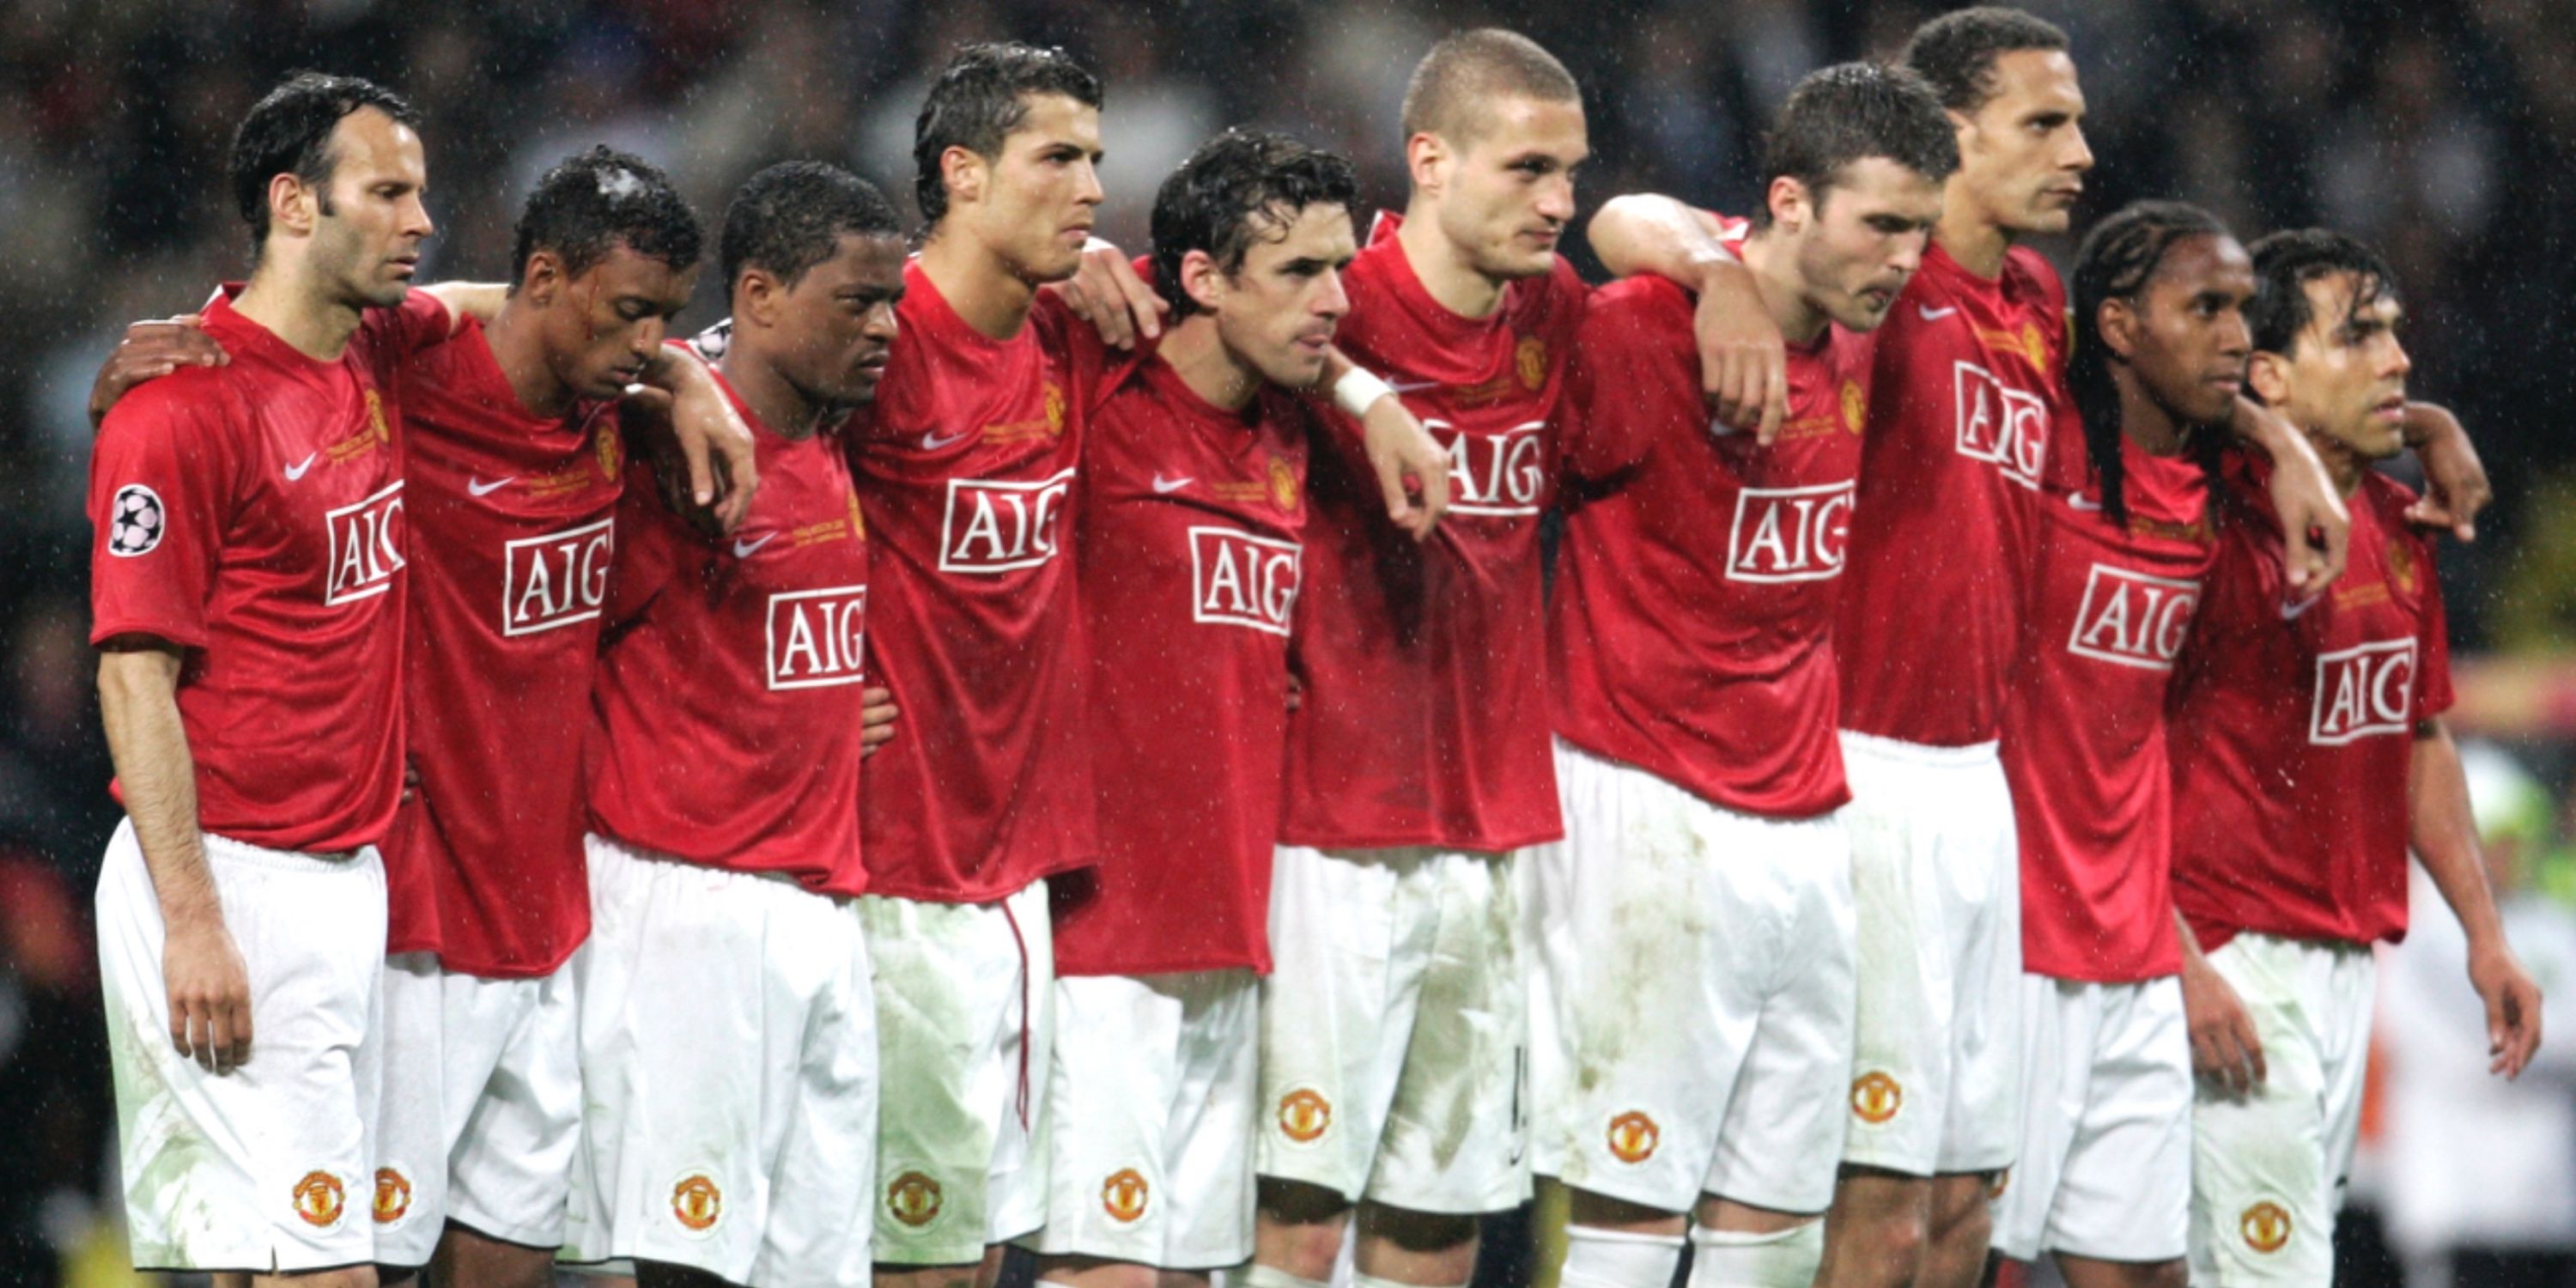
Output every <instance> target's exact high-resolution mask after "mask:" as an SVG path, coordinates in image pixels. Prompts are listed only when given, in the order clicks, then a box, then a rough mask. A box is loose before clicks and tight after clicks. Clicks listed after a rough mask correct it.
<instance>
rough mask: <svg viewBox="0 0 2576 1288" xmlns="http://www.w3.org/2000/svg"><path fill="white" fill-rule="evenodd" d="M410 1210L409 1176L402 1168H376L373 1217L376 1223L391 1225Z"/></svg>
mask: <svg viewBox="0 0 2576 1288" xmlns="http://www.w3.org/2000/svg"><path fill="white" fill-rule="evenodd" d="M410 1211H411V1178H410V1177H408V1176H405V1175H403V1174H402V1169H400V1168H395V1167H379V1168H377V1169H376V1203H375V1218H376V1224H378V1225H393V1224H395V1223H397V1222H399V1221H401V1220H402V1219H403V1217H404V1216H405V1215H406V1214H408V1213H409V1212H410Z"/></svg>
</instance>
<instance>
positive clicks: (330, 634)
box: [89, 287, 448, 852]
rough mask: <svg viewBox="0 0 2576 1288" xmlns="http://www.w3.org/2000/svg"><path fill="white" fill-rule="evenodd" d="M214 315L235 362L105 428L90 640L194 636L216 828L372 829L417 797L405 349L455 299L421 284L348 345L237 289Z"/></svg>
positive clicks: (157, 389)
mask: <svg viewBox="0 0 2576 1288" xmlns="http://www.w3.org/2000/svg"><path fill="white" fill-rule="evenodd" d="M232 289H234V288H231V287H227V288H226V290H227V292H229V291H230V290H232ZM205 328H206V333H207V334H208V335H209V336H212V337H213V338H214V340H215V342H216V343H218V344H220V345H222V346H223V347H224V350H225V352H227V353H229V354H230V355H231V356H232V362H231V364H230V365H228V366H222V367H186V368H182V369H180V370H179V371H178V372H176V373H174V374H172V375H169V376H165V377H163V378H161V379H159V380H153V381H149V382H146V383H144V384H141V385H138V386H136V387H135V388H134V390H133V391H132V392H130V393H128V394H127V395H126V396H125V397H124V399H123V400H121V401H119V402H118V403H117V404H116V407H115V409H114V410H112V411H110V412H109V413H108V416H107V423H106V425H105V427H104V428H102V429H101V430H100V432H99V438H98V444H97V447H96V449H95V451H94V452H93V453H92V455H91V458H90V486H89V517H90V522H91V524H92V525H93V526H94V527H95V528H96V529H97V539H96V542H95V543H94V544H93V545H92V547H91V551H90V614H91V627H90V641H91V642H92V643H100V642H104V641H105V640H107V639H108V638H110V637H112V636H117V635H125V634H139V635H150V636H155V637H158V638H160V639H164V640H168V641H170V642H171V643H174V644H179V645H183V646H185V648H186V650H187V656H186V660H185V662H184V663H183V664H182V666H181V669H180V673H179V719H180V723H181V727H182V728H184V729H185V730H186V732H187V736H188V751H189V754H190V755H191V756H192V757H194V759H195V761H196V782H197V823H198V826H199V827H201V828H203V829H204V830H206V831H208V832H212V833H215V834H217V835H219V836H227V837H231V838H232V839H234V840H237V841H246V842H249V843H250V844H253V845H263V846H267V847H269V848H271V849H278V850H305V851H321V852H328V851H335V850H347V849H353V848H355V847H358V846H361V845H372V844H374V843H375V842H376V841H377V840H379V839H380V838H382V837H383V836H384V834H385V827H386V825H387V824H388V823H390V822H391V821H392V820H393V815H394V805H395V802H396V801H398V800H399V799H400V798H401V795H402V747H403V741H402V740H403V722H402V705H401V685H402V655H403V634H402V612H403V593H404V592H403V584H404V580H405V579H404V577H403V575H402V572H403V562H404V558H403V556H404V544H403V536H402V527H403V475H402V464H401V460H400V458H399V451H400V446H399V444H400V437H401V427H402V416H401V412H400V409H399V407H398V405H397V400H396V397H395V379H394V368H395V365H396V364H397V363H399V362H400V361H401V360H402V359H403V357H404V356H405V355H407V354H408V353H410V352H412V351H413V350H415V349H418V348H422V347H425V346H427V345H431V344H435V343H437V342H438V341H440V340H443V339H445V338H446V336H447V331H448V313H447V309H446V306H444V305H442V304H440V303H439V302H438V301H437V300H435V299H433V298H431V297H430V296H429V295H428V294H427V293H425V292H420V291H415V292H413V293H412V294H411V296H410V298H409V299H407V300H406V301H404V303H403V304H402V306H401V307H399V308H396V309H371V310H369V311H368V312H367V313H366V315H365V318H364V320H363V321H362V322H361V323H360V325H359V327H358V330H357V333H356V334H354V335H352V336H350V337H349V344H348V347H347V348H346V349H344V350H343V351H342V352H341V354H340V357H339V358H338V360H336V361H332V362H318V361H315V360H314V359H312V358H309V357H306V356H305V355H304V354H302V353H300V352H298V351H297V350H296V349H295V348H294V347H293V346H291V345H288V344H287V343H286V342H285V341H284V340H281V339H279V338H277V336H276V335H275V334H274V333H272V332H270V331H269V330H268V329H267V328H266V327H263V326H261V325H259V324H258V323H256V322H253V321H251V320H250V319H248V318H246V317H243V316H242V315H241V314H240V313H238V312H236V311H234V309H233V306H232V301H231V299H230V298H228V297H227V296H223V295H219V296H218V297H217V298H216V299H215V300H213V301H212V302H211V303H209V304H208V305H207V306H206V308H205ZM121 798H122V797H121V796H120V799H121Z"/></svg>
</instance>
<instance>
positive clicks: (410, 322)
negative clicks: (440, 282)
mask: <svg viewBox="0 0 2576 1288" xmlns="http://www.w3.org/2000/svg"><path fill="white" fill-rule="evenodd" d="M358 329H359V331H360V332H362V333H364V334H366V335H368V336H370V337H371V338H372V340H373V343H374V345H375V347H376V350H377V352H379V353H381V354H383V355H384V356H385V357H386V358H389V359H399V358H406V357H409V356H411V355H412V354H415V353H418V352H420V351H421V350H423V349H426V348H429V347H430V346H432V345H436V344H444V343H446V341H447V338H448V337H449V336H451V335H454V334H456V313H455V311H454V310H452V309H450V308H448V307H447V303H446V302H445V301H443V300H441V299H439V298H438V297H437V296H435V295H432V294H430V293H429V292H427V291H423V290H414V291H413V292H412V293H411V294H409V295H406V296H404V297H403V302H402V303H400V304H398V305H395V306H394V307H392V308H389V309H369V310H367V311H366V312H365V313H364V314H363V315H361V317H360V320H359V322H358Z"/></svg>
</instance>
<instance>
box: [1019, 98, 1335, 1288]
mask: <svg viewBox="0 0 2576 1288" xmlns="http://www.w3.org/2000/svg"><path fill="white" fill-rule="evenodd" d="M1357 182H1358V181H1357V178H1356V177H1355V176H1354V174H1353V173H1352V170H1351V166H1350V163H1349V162H1347V161H1345V160H1343V159H1342V158H1340V157H1337V156H1334V155H1332V154H1330V153H1326V152H1319V151H1316V150H1314V149H1312V148H1309V147H1307V146H1305V145H1303V144H1301V143H1298V142H1296V141H1295V140H1293V139H1289V138H1287V137H1285V136H1282V135H1277V134H1262V133H1252V132H1245V131H1229V132H1227V133H1225V134H1221V135H1218V136H1217V137H1216V138H1214V139H1211V140H1209V141H1208V142H1207V143H1206V144H1204V145H1203V146H1201V147H1200V148H1199V149H1198V151H1197V152H1196V153H1195V154H1193V155H1192V156H1191V157H1190V159H1189V160H1187V161H1185V162H1183V163H1182V165H1181V167H1180V168H1179V169H1178V170H1175V171H1174V172H1173V173H1172V175H1171V177H1170V178H1169V179H1167V180H1165V181H1164V183H1163V186H1162V190H1161V192H1160V194H1159V195H1158V196H1157V197H1156V199H1155V203H1154V219H1153V236H1154V250H1153V258H1154V263H1153V268H1154V271H1153V274H1152V276H1153V281H1154V283H1155V285H1156V287H1157V288H1158V289H1159V290H1160V291H1161V292H1162V293H1163V296H1164V298H1165V299H1167V300H1168V301H1169V302H1170V304H1171V313H1170V315H1169V320H1168V321H1167V329H1166V330H1165V332H1164V334H1163V336H1162V340H1161V344H1160V347H1159V349H1158V350H1157V352H1156V353H1155V354H1154V355H1153V356H1152V357H1150V358H1147V359H1145V360H1144V361H1143V362H1142V363H1141V364H1140V365H1139V366H1138V367H1137V368H1136V369H1135V370H1134V371H1133V372H1132V373H1131V374H1130V375H1129V376H1128V378H1127V379H1126V380H1125V381H1124V382H1123V383H1122V384H1121V385H1120V386H1119V387H1118V389H1117V391H1116V392H1114V393H1113V394H1111V395H1110V397H1109V398H1108V400H1107V402H1106V403H1105V404H1104V405H1103V406H1102V408H1101V410H1100V413H1099V416H1098V418H1097V420H1096V421H1095V423H1094V424H1093V425H1092V428H1091V441H1090V442H1089V443H1088V444H1086V445H1085V447H1084V449H1083V450H1084V452H1085V457H1084V461H1083V469H1084V482H1083V491H1082V496H1081V500H1080V502H1079V504H1080V505H1081V507H1082V508H1081V523H1082V542H1081V545H1080V546H1079V547H1078V548H1077V549H1076V551H1075V567H1076V568H1077V569H1078V571H1079V573H1080V582H1081V590H1082V606H1083V618H1084V622H1085V625H1086V627H1087V629H1088V632H1089V639H1088V640H1087V641H1086V643H1087V647H1088V649H1089V651H1090V656H1091V691H1090V700H1091V719H1092V726H1091V736H1090V742H1089V746H1090V754H1091V756H1092V758H1093V761H1094V764H1095V770H1094V772H1095V774H1096V776H1097V779H1098V783H1099V788H1100V862H1099V864H1098V866H1096V867H1092V868H1086V869H1083V870H1081V871H1079V872H1074V873H1069V874H1066V875H1064V876H1062V877H1058V878H1056V880H1055V883H1054V889H1053V893H1052V897H1053V899H1054V911H1055V950H1056V972H1057V976H1058V978H1057V980H1056V997H1055V1001H1056V1015H1057V1021H1058V1023H1057V1030H1056V1040H1055V1053H1054V1067H1053V1069H1052V1071H1051V1072H1050V1073H1049V1075H1048V1085H1047V1096H1048V1101H1049V1103H1048V1106H1047V1113H1048V1115H1049V1118H1050V1120H1051V1121H1052V1122H1053V1123H1054V1133H1055V1140H1054V1145H1055V1155H1054V1163H1053V1168H1052V1181H1051V1182H1050V1185H1049V1194H1050V1199H1049V1203H1048V1211H1047V1221H1046V1228H1045V1229H1044V1230H1042V1231H1040V1232H1039V1233H1038V1234H1037V1235H1036V1236H1034V1237H1033V1238H1031V1239H1030V1240H1028V1242H1029V1243H1030V1245H1031V1246H1033V1247H1035V1248H1036V1249H1037V1250H1038V1251H1039V1252H1040V1253H1041V1254H1043V1255H1042V1256H1041V1258H1040V1261H1039V1265H1038V1275H1039V1278H1040V1279H1041V1280H1043V1281H1047V1282H1053V1283H1060V1284H1068V1285H1077V1286H1079V1288H1153V1285H1154V1284H1155V1283H1156V1282H1158V1279H1159V1280H1160V1281H1163V1282H1169V1281H1170V1280H1172V1279H1174V1278H1186V1279H1188V1280H1190V1281H1193V1282H1198V1283H1205V1282H1206V1281H1207V1279H1208V1272H1209V1271H1211V1270H1212V1269H1214V1268H1217V1267H1222V1266H1234V1265H1240V1264H1242V1263H1243V1262H1244V1261H1245V1260H1247V1259H1248V1258H1250V1257H1251V1255H1252V1242H1253V1229H1252V1226H1253V1220H1252V1213H1253V1172H1252V1139H1253V1132H1254V1124H1255V1122H1256V1119H1257V1117H1258V1114H1257V1109H1256V1101H1255V1096H1256V1093H1257V1084H1256V1076H1255V1061H1256V1056H1257V1054H1258V1051H1257V1044H1258V1037H1259V1032H1258V1028H1257V1024H1256V1009H1255V1008H1256V1005H1257V1003H1258V999H1259V987H1258V986H1259V977H1260V975H1261V973H1263V972H1265V971H1267V970H1268V969H1269V967H1270V948H1269V933H1268V924H1269V912H1270V863H1271V848H1272V844H1273V841H1274V838H1275V837H1276V836H1277V834H1278V820H1279V768H1280V754H1281V739H1282V737H1283V735H1284V733H1285V728H1284V726H1285V723H1286V720H1287V710H1288V692H1287V690H1288V666H1287V652H1288V634H1289V624H1290V621H1291V617H1292V613H1293V610H1294V607H1295V604H1296V600H1297V589H1298V573H1299V570H1300V564H1301V559H1300V550H1299V538H1300V536H1301V534H1302V532H1303V529H1304V526H1305V520H1306V513H1307V504H1306V461H1307V452H1308V446H1307V444H1308V439H1309V435H1310V433H1312V432H1314V431H1313V425H1312V420H1311V417H1310V414H1309V413H1308V412H1307V410H1306V409H1305V407H1304V406H1303V404H1302V403H1301V402H1300V400H1299V399H1298V398H1296V397H1295V396H1294V395H1293V394H1292V393H1290V392H1289V391H1290V390H1297V389H1309V388H1313V387H1315V386H1316V385H1318V384H1319V383H1321V382H1322V381H1323V380H1324V379H1325V378H1326V372H1327V369H1328V367H1329V366H1331V365H1332V359H1333V356H1334V355H1333V354H1332V351H1331V348H1330V346H1331V343H1332V338H1333V331H1334V328H1335V326H1336V325H1337V324H1338V323H1339V322H1340V320H1341V317H1342V314H1343V313H1344V312H1345V311H1346V310H1347V309H1348V307H1349V298H1348V296H1347V295H1345V294H1344V293H1343V290H1342V287H1341V278H1340V274H1341V270H1342V269H1343V268H1344V267H1346V266H1347V265H1348V264H1349V263H1350V260H1351V257H1352V255H1353V254H1354V253H1355V251H1356V250H1357V244H1356V241H1355V239H1354V237H1353V234H1352V231H1351V214H1350V212H1351V208H1352V206H1353V204H1354V203H1355V202H1356V200H1357V195H1356V193H1357Z"/></svg>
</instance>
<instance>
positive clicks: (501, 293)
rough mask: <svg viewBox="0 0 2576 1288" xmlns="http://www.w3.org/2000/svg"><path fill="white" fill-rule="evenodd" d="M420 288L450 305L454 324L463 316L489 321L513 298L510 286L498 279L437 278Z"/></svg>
mask: <svg viewBox="0 0 2576 1288" xmlns="http://www.w3.org/2000/svg"><path fill="white" fill-rule="evenodd" d="M420 289H421V290H424V291H427V292H429V293H430V295H431V296H432V297H433V298H435V299H436V300H437V301H438V302H439V303H441V304H444V305H446V306H447V314H448V320H449V322H450V323H451V324H453V323H455V322H456V321H457V320H458V319H461V318H472V319H474V320H475V321H477V322H489V321H491V320H492V319H493V317H494V316H495V315H497V314H499V313H500V311H501V305H502V304H504V303H506V302H507V301H508V300H509V298H510V288H509V287H507V286H505V285H503V284H501V283H499V282H434V283H432V284H430V285H428V286H424V287H421V288H420Z"/></svg>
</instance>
